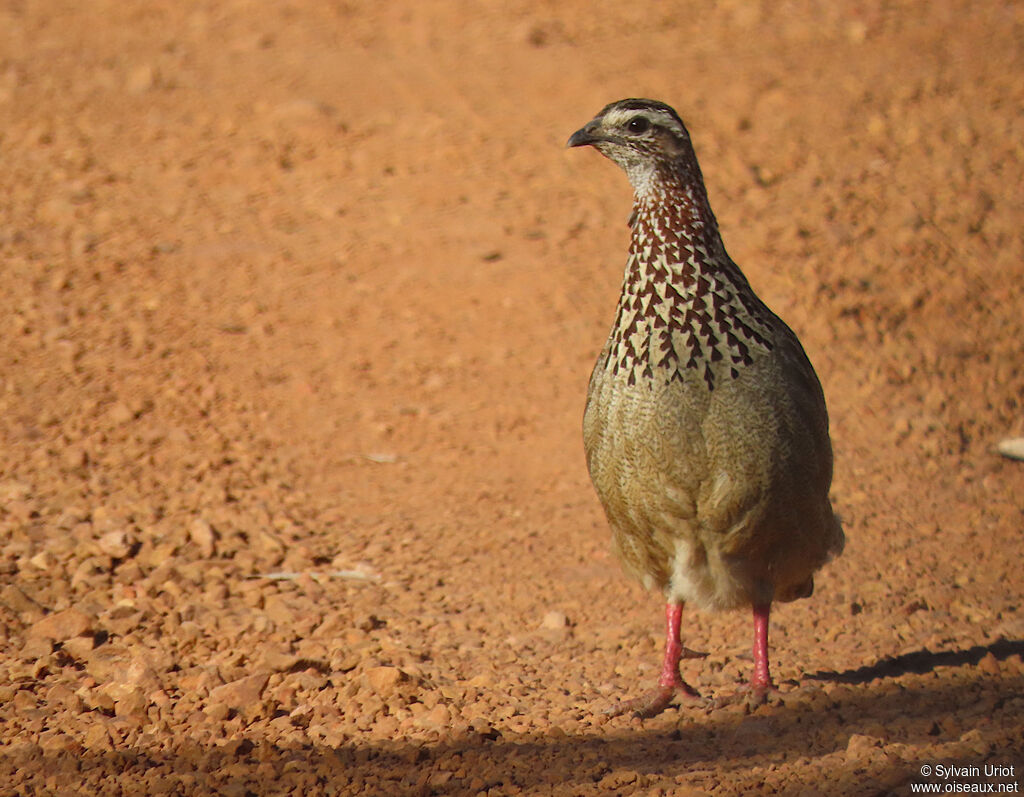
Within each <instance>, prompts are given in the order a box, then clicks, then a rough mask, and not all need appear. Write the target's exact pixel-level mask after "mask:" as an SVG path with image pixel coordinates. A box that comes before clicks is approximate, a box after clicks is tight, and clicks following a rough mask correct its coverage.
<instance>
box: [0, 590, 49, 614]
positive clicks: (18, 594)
mask: <svg viewBox="0 0 1024 797" xmlns="http://www.w3.org/2000/svg"><path fill="white" fill-rule="evenodd" d="M0 603H2V604H4V605H5V606H7V607H8V608H9V609H11V610H13V611H15V612H17V613H18V615H19V616H20V617H21V619H22V620H23V621H24V622H29V623H34V622H36V621H37V620H39V619H40V618H42V617H43V614H44V613H43V607H42V606H40V605H39V604H38V603H36V602H35V601H34V600H32V599H31V598H30V597H29V596H28V595H26V594H25V593H24V592H22V591H21V590H20V589H18V588H17V587H16V586H14V585H13V584H8V585H7V586H5V587H4V588H3V589H2V590H0Z"/></svg>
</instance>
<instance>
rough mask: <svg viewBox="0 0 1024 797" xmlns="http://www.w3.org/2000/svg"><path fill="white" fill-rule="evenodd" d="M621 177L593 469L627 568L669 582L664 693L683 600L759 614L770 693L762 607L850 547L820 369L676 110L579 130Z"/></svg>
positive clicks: (758, 660) (677, 645)
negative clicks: (746, 271)
mask: <svg viewBox="0 0 1024 797" xmlns="http://www.w3.org/2000/svg"><path fill="white" fill-rule="evenodd" d="M584 145H591V146H593V147H595V148H596V149H598V150H599V151H600V152H601V153H602V154H604V155H605V156H607V157H608V158H610V159H611V160H613V161H615V162H616V163H618V164H619V165H620V166H622V168H623V169H624V170H625V171H626V173H627V175H628V176H629V179H630V182H631V183H632V185H633V189H634V192H635V197H634V205H633V215H632V216H631V218H630V225H631V227H632V240H631V243H630V248H629V258H628V260H627V263H626V272H625V276H624V279H623V287H622V295H621V298H620V299H619V303H618V307H617V308H616V312H615V320H614V322H613V324H612V330H611V334H610V335H609V337H608V341H607V343H606V344H605V346H604V349H603V351H602V352H601V355H600V357H599V358H598V361H597V364H596V366H595V367H594V371H593V375H592V376H591V380H590V387H589V390H588V394H587V407H586V412H585V415H584V424H583V434H584V445H585V448H586V453H587V464H588V467H589V469H590V474H591V478H592V479H593V481H594V486H595V488H596V489H597V493H598V496H599V498H600V499H601V503H602V505H603V506H604V509H605V512H606V514H607V516H608V521H609V525H610V526H611V529H612V538H613V543H614V547H615V549H616V552H617V553H618V555H619V557H620V559H621V560H622V562H623V565H624V567H625V569H626V571H627V572H629V573H630V574H632V575H633V576H635V577H636V578H638V579H640V580H641V581H642V582H643V583H644V584H645V585H646V586H647V587H649V588H656V589H659V590H661V591H663V592H664V594H665V596H666V599H667V601H668V605H667V608H666V620H667V632H666V637H667V638H666V649H665V660H664V666H663V669H662V674H661V679H660V681H659V685H658V688H657V689H656V690H654V691H653V692H651V693H649V694H647V695H645V696H643V697H641V698H638V699H636V700H630V701H624V702H622V703H620V704H619V705H618V706H617V707H616V708H615V709H613V713H621V712H623V711H628V710H635V711H637V712H638V713H639V714H641V715H642V716H652V715H653V714H656V713H658V712H659V711H661V710H662V709H664V708H665V707H666V706H667V705H668V704H669V703H670V702H671V700H672V699H673V697H675V696H676V695H677V694H681V695H683V696H684V697H689V698H693V697H696V693H695V692H694V691H693V690H692V689H691V688H690V687H689V686H688V685H687V684H686V683H685V682H684V681H683V680H682V678H681V677H680V675H679V660H680V658H683V657H685V656H688V655H698V654H693V653H692V652H690V651H687V650H686V648H684V647H683V645H682V643H681V641H680V638H679V628H680V616H681V609H682V605H683V603H684V602H689V603H693V604H696V605H697V606H698V607H701V608H707V609H730V608H736V607H741V606H747V607H753V610H754V627H755V635H754V676H753V678H752V679H751V686H752V688H753V693H754V695H755V696H756V697H758V698H763V696H764V695H765V694H766V693H767V691H768V690H769V689H770V688H771V686H772V684H771V678H770V675H769V668H768V657H767V625H768V611H769V607H770V606H771V604H772V603H773V602H774V601H787V600H794V599H796V598H800V597H806V596H808V595H810V594H811V591H812V589H813V585H814V580H813V576H814V572H815V571H816V570H817V569H818V568H819V567H821V566H822V565H823V564H824V563H825V562H826V561H828V559H830V558H831V557H832V556H835V555H837V554H838V553H839V552H840V551H841V550H842V547H843V533H842V530H841V528H840V524H839V521H838V519H837V518H836V516H835V515H834V514H833V511H832V507H831V504H830V503H829V498H828V491H829V486H830V484H831V480H832V448H831V443H830V441H829V436H828V416H827V414H826V411H825V400H824V396H823V394H822V390H821V386H820V384H819V382H818V378H817V376H816V375H815V373H814V369H813V368H812V367H811V364H810V362H809V361H808V359H807V356H806V355H805V354H804V350H803V348H802V347H801V345H800V342H799V341H798V340H797V338H796V336H795V335H794V334H793V332H792V331H791V330H790V329H789V327H787V326H786V325H785V324H784V323H783V322H782V321H781V320H780V319H779V318H778V317H777V316H776V315H775V314H774V313H772V311H771V310H769V309H768V307H767V306H766V305H765V304H764V303H763V302H762V301H761V300H760V299H759V298H758V297H757V295H756V294H755V293H754V292H753V290H752V289H751V287H750V285H749V283H748V282H747V280H746V278H745V277H744V276H743V274H742V272H741V271H740V270H739V268H738V267H737V266H736V264H735V263H733V262H732V260H731V259H730V258H729V255H728V254H727V253H726V251H725V247H724V246H723V244H722V239H721V236H720V235H719V232H718V225H717V223H716V221H715V217H714V215H713V214H712V212H711V207H710V205H709V204H708V198H707V192H706V190H705V188H704V181H703V178H702V176H701V172H700V167H699V166H698V165H697V158H696V155H695V154H694V151H693V147H692V145H691V143H690V137H689V134H688V133H687V131H686V127H685V126H684V125H683V123H682V121H681V120H680V118H679V116H678V115H677V114H676V112H675V111H674V110H673V109H672V108H670V107H669V106H667V105H665V104H663V103H660V102H655V101H652V100H640V99H629V100H621V101H619V102H616V103H612V104H611V105H608V106H607V107H605V108H604V109H603V110H602V111H601V112H600V113H599V114H598V115H597V117H595V118H594V119H593V120H592V121H590V122H589V123H588V124H587V125H585V126H584V127H583V128H581V129H580V130H578V131H577V132H576V133H574V134H573V136H572V137H571V138H570V139H569V146H573V147H577V146H584Z"/></svg>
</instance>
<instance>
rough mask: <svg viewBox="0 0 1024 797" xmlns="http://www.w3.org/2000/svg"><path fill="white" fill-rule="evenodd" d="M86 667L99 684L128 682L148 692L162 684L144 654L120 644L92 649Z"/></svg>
mask: <svg viewBox="0 0 1024 797" xmlns="http://www.w3.org/2000/svg"><path fill="white" fill-rule="evenodd" d="M85 669H86V670H87V671H88V673H89V675H91V676H92V677H93V678H94V679H95V680H96V682H97V683H99V684H107V683H117V684H128V685H131V686H138V687H139V688H140V689H142V690H144V691H145V692H147V693H148V692H153V691H155V690H157V689H160V688H161V686H162V684H161V683H160V679H159V678H158V677H157V674H156V672H154V670H153V668H152V667H151V666H150V664H149V662H147V661H146V659H145V658H143V656H142V655H140V654H139V653H137V652H135V651H131V650H128V649H126V648H123V647H120V646H118V645H103V646H102V647H99V648H97V649H96V650H94V651H92V653H91V654H90V655H89V656H88V658H87V659H86V661H85Z"/></svg>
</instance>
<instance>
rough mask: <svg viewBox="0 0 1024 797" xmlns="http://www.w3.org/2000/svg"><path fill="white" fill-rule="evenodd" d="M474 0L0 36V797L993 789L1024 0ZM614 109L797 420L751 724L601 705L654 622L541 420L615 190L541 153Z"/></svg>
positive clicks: (594, 169) (745, 717) (257, 10)
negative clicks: (652, 105) (726, 258)
mask: <svg viewBox="0 0 1024 797" xmlns="http://www.w3.org/2000/svg"><path fill="white" fill-rule="evenodd" d="M480 5H484V4H471V3H466V2H456V0H431V1H430V2H422V3H415V4H414V3H391V4H375V3H356V2H342V1H341V0H337V1H336V2H327V3H325V2H312V1H311V0H292V1H291V2H287V3H266V2H256V1H255V0H226V1H225V2H219V3H213V2H200V3H188V4H185V3H171V2H165V1H164V0H153V1H152V2H147V3H124V2H117V3H115V2H110V1H109V0H94V1H93V2H85V3H82V2H70V1H68V2H60V0H53V1H52V2H48V3H26V2H17V1H16V0H12V1H11V2H3V3H0V173H2V175H3V179H2V191H0V273H2V276H3V289H2V291H0V323H2V330H3V332H2V335H0V440H2V447H0V570H2V575H0V795H42V794H128V795H143V794H147V795H148V794H176V795H206V794H214V793H216V794H225V795H238V796H239V797H241V796H242V795H263V794H296V795H300V794H301V795H319V794H346V795H347V794H419V795H429V794H440V795H462V794H490V795H505V794H556V795H592V794H593V795H597V794H602V795H603V794H623V795H626V794H642V795H658V794H664V795H668V794H672V795H694V794H704V793H708V794H715V795H733V794H746V793H749V794H768V793H777V794H787V795H789V794H806V795H814V794H825V793H827V794H851V795H852V794H901V795H902V794H910V793H911V787H912V784H913V783H917V782H931V783H937V784H941V785H942V786H945V784H947V783H951V782H954V781H955V782H959V783H967V782H968V781H969V780H971V779H970V778H964V777H961V776H959V775H949V776H948V777H945V778H944V777H943V776H942V774H941V773H942V772H943V771H942V770H939V769H936V770H935V772H933V774H932V776H931V777H930V778H925V777H923V776H922V775H921V774H920V772H921V768H922V766H923V765H929V766H933V767H939V766H941V765H951V764H952V765H957V766H960V767H970V766H977V767H978V768H979V769H980V770H984V767H985V765H1004V766H1007V767H1009V766H1014V767H1016V770H1015V773H1014V774H1013V775H1009V774H1007V773H1005V771H999V772H996V773H994V774H993V773H990V774H989V776H988V777H987V778H986V776H985V774H984V771H982V772H981V775H980V777H979V778H976V779H974V780H976V781H987V782H990V783H993V784H996V785H999V784H1019V782H1020V780H1021V768H1022V766H1024V742H1022V736H1024V734H1022V728H1021V725H1022V722H1021V717H1022V709H1024V665H1022V654H1024V617H1022V606H1021V604H1022V585H1024V576H1022V574H1021V568H1020V561H1021V554H1022V537H1021V531H1022V526H1024V515H1022V505H1024V497H1022V496H1024V463H1020V462H1014V461H1011V460H1009V459H1005V458H1001V457H999V456H998V455H997V454H996V453H995V452H994V446H995V445H996V444H997V442H998V441H999V440H1000V439H1001V438H1003V437H1007V436H1012V435H1020V434H1022V433H1024V413H1022V402H1024V354H1022V351H1024V346H1022V340H1024V314H1022V312H1021V307H1022V295H1024V238H1022V234H1021V229H1022V227H1021V218H1022V217H1021V203H1020V200H1021V196H1022V194H1021V186H1022V179H1024V145H1022V143H1021V142H1022V141H1024V113H1022V107H1024V81H1022V80H1021V75H1022V69H1024V51H1022V48H1021V42H1022V41H1024V9H1022V6H1021V5H1020V4H1015V3H1010V2H995V1H994V0H992V1H988V2H986V1H985V0H982V2H966V1H964V2H957V1H954V0H937V1H936V2H933V3H928V4H924V3H911V2H906V3H889V2H884V3H883V2H880V0H870V1H869V2H844V3H811V2H792V3H782V4H776V3H763V4H758V3H753V2H751V3H747V2H727V3H726V2H723V3H719V4H715V6H714V7H712V6H711V5H710V4H686V3H653V2H647V3H644V2H641V3H623V2H616V3H611V2H597V3H583V2H578V0H562V2H559V3H554V2H522V1H521V0H520V1H519V2H511V3H505V4H502V5H501V10H498V6H497V4H492V5H489V6H488V8H489V9H490V10H487V11H482V10H480V8H479V7H478V6H480ZM759 5H760V6H763V7H759ZM637 95H639V96H651V97H655V98H659V99H663V100H665V101H667V102H669V103H671V104H673V105H675V106H676V107H677V108H678V109H679V111H680V113H681V114H682V115H683V117H684V118H685V119H686V120H687V121H688V123H689V126H690V129H691V132H692V134H693V138H694V140H695V143H696V146H697V149H698V155H699V156H700V158H701V162H702V165H703V167H704V171H705V175H706V177H707V181H708V186H709V191H710V194H711V199H712V204H713V206H714V208H715V210H716V213H717V215H718V217H719V221H720V222H721V225H722V228H723V234H724V237H725V241H726V244H727V246H728V247H729V249H730V252H731V253H732V255H733V256H734V258H735V259H736V260H737V262H739V263H740V264H741V266H743V267H744V269H745V271H746V273H747V275H748V277H749V278H750V280H751V282H752V283H753V284H754V286H755V287H756V289H757V290H758V291H759V292H760V294H761V295H762V296H763V297H764V298H765V299H766V301H768V302H769V304H771V305H772V306H773V307H774V308H775V309H776V310H777V311H778V312H779V313H780V314H781V315H782V316H783V317H784V318H786V319H787V321H789V323H790V324H791V326H793V327H794V329H796V330H797V332H798V333H799V334H800V336H801V338H802V340H803V342H804V344H805V347H806V348H807V350H808V352H809V354H810V355H811V358H812V360H813V361H814V363H815V364H816V366H817V369H818V372H819V374H820V376H821V379H822V382H823V384H824V387H825V392H826V394H827V397H828V400H829V406H830V411H831V414H832V420H833V440H834V444H835V450H836V478H835V487H834V498H835V503H836V505H837V507H838V509H839V511H840V512H841V513H842V515H843V516H844V518H845V524H846V530H847V534H848V539H849V542H848V547H847V551H846V553H845V555H844V556H843V557H842V558H841V559H840V560H838V561H837V562H835V563H834V564H832V565H830V566H829V567H828V568H827V569H826V570H824V571H823V572H822V574H821V576H820V577H819V579H818V586H817V592H816V594H815V595H814V597H813V598H812V599H810V600H807V601H801V602H798V603H796V604H791V605H787V606H784V607H781V608H780V609H779V610H778V611H777V612H776V614H775V623H774V625H773V638H772V641H773V643H774V648H773V653H772V656H773V666H774V668H775V674H776V676H777V677H778V678H779V679H781V681H782V688H783V699H782V702H781V704H778V705H771V706H767V707H763V708H760V709H758V710H756V711H754V712H753V713H744V711H743V710H741V709H739V708H737V709H726V710H720V711H718V712H713V713H710V714H708V713H704V712H700V711H694V710H678V711H677V710H675V709H673V710H670V711H667V712H666V713H664V714H663V715H661V716H659V717H657V718H655V719H653V720H648V721H645V722H640V721H639V720H633V719H629V718H617V719H614V720H605V719H604V718H603V717H602V716H601V714H600V712H601V710H602V709H604V708H606V707H607V706H609V705H611V704H612V703H613V702H614V701H615V700H616V699H618V698H619V697H623V696H627V695H632V694H635V693H637V692H638V691H639V690H640V689H642V688H644V687H646V686H649V685H650V684H651V682H652V681H653V680H654V678H655V677H656V672H657V667H658V664H659V661H660V647H661V605H660V600H659V598H658V596H653V595H648V594H646V593H644V592H643V591H642V590H641V589H640V588H639V587H638V586H636V585H634V584H632V583H630V582H629V581H627V580H626V579H625V578H624V577H623V576H622V575H621V573H620V571H619V568H618V565H617V563H616V562H615V561H614V560H613V559H612V558H611V557H610V555H609V553H608V531H607V528H606V526H605V522H604V519H603V517H602V514H601V511H600V507H599V506H598V503H597V500H596V498H595V496H594V494H593V491H592V490H591V488H590V485H589V482H588V479H587V475H586V471H585V465H584V461H583V456H582V445H581V441H580V428H579V427H580V417H581V413H582V406H583V396H584V392H585V386H586V381H587V377H588V375H589V370H590V367H591V364H592V362H593V360H594V358H595V356H596V354H597V351H598V349H599V348H600V345H601V343H602V342H603V340H604V336H605V334H606V331H607V327H608V325H609V323H610V320H611V312H612V308H613V306H614V302H615V298H616V295H617V292H618V289H619V280H620V278H621V269H622V265H623V263H624V258H625V249H626V245H627V236H628V230H627V228H626V217H627V216H628V213H629V202H630V196H629V188H628V185H627V184H626V181H625V179H624V177H623V175H622V174H621V173H620V172H619V171H618V170H617V169H615V168H614V167H613V166H612V165H611V164H608V163H607V162H605V161H603V160H602V159H601V158H600V156H599V155H597V154H596V153H594V152H591V151H586V152H581V151H567V150H565V149H564V143H565V140H566V138H567V137H568V135H569V134H570V133H571V132H572V131H573V130H575V129H576V128H577V127H579V126H580V125H582V124H583V123H584V122H585V121H587V120H588V119H589V118H590V117H591V116H592V115H593V114H594V113H595V112H596V111H597V110H598V109H599V108H600V107H601V106H602V105H604V104H605V103H606V102H609V101H611V100H614V99H618V98H621V97H625V96H637ZM685 633H686V638H687V642H688V644H689V645H690V646H691V647H694V648H697V649H702V650H707V651H709V653H710V656H709V657H708V659H706V660H705V661H703V662H699V661H693V662H686V663H685V666H684V672H685V675H686V677H687V679H688V680H690V681H691V683H694V684H695V685H696V686H698V687H699V688H700V689H701V690H702V691H706V692H708V693H710V694H716V693H721V692H728V691H730V690H732V689H733V688H734V686H735V685H736V683H737V682H739V681H741V680H743V679H745V678H746V677H747V674H748V668H749V666H750V656H749V653H748V649H749V642H750V639H749V636H750V628H749V618H748V617H747V616H746V615H745V614H723V615H702V614H697V613H690V614H687V616H686V618H685ZM947 774H948V773H947Z"/></svg>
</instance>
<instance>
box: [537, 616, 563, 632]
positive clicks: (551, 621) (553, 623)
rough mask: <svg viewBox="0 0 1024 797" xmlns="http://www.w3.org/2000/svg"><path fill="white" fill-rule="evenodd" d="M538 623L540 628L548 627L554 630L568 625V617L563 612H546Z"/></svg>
mask: <svg viewBox="0 0 1024 797" xmlns="http://www.w3.org/2000/svg"><path fill="white" fill-rule="evenodd" d="M540 624H541V628H548V629H551V630H553V631H554V630H558V629H559V628H565V627H566V626H568V625H569V618H568V617H566V615H565V613H564V612H548V613H547V614H545V615H544V619H543V620H541V623H540Z"/></svg>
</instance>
